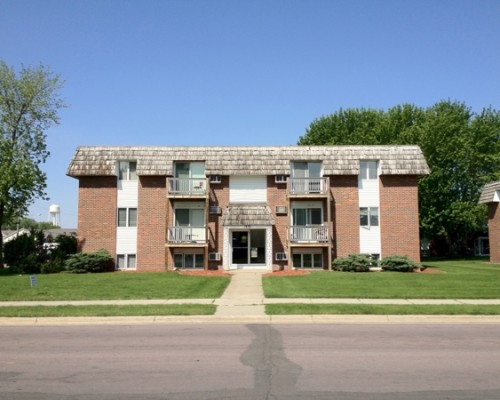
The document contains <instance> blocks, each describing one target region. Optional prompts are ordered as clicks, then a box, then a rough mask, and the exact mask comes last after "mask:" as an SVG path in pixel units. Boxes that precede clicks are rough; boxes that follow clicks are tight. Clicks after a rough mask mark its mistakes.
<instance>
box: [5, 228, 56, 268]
mask: <svg viewBox="0 0 500 400" xmlns="http://www.w3.org/2000/svg"><path fill="white" fill-rule="evenodd" d="M43 239H44V238H43V232H41V231H31V232H30V234H22V235H19V236H17V237H16V238H15V239H13V240H11V241H10V242H7V243H5V245H4V248H3V256H4V261H5V263H6V264H7V265H8V266H9V269H10V271H11V272H13V273H16V274H37V273H39V272H40V265H41V263H42V262H43V260H44V258H45V256H46V253H45V251H44V250H43Z"/></svg>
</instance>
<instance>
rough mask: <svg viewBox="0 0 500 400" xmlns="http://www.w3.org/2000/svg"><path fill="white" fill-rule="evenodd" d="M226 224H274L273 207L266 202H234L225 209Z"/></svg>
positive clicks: (223, 222) (223, 221) (224, 220)
mask: <svg viewBox="0 0 500 400" xmlns="http://www.w3.org/2000/svg"><path fill="white" fill-rule="evenodd" d="M222 225H224V226H270V225H274V219H273V216H272V213H271V209H270V208H269V207H268V206H267V205H265V204H232V205H230V206H229V207H228V208H226V210H225V211H224V216H223V217H222Z"/></svg>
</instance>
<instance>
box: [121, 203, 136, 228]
mask: <svg viewBox="0 0 500 400" xmlns="http://www.w3.org/2000/svg"><path fill="white" fill-rule="evenodd" d="M117 220H118V226H119V227H131V226H137V208H119V209H118V218H117Z"/></svg>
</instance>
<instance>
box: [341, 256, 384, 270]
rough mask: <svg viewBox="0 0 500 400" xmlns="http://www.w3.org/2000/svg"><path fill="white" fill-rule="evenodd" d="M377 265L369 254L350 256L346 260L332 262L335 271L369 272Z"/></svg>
mask: <svg viewBox="0 0 500 400" xmlns="http://www.w3.org/2000/svg"><path fill="white" fill-rule="evenodd" d="M374 264H375V262H374V260H373V259H372V257H371V256H370V255H368V254H349V255H348V256H347V257H346V258H337V259H335V260H334V261H333V262H332V269H333V270H334V271H343V272H368V271H370V267H373V266H374Z"/></svg>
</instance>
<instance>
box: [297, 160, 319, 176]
mask: <svg viewBox="0 0 500 400" xmlns="http://www.w3.org/2000/svg"><path fill="white" fill-rule="evenodd" d="M292 178H321V162H318V161H311V162H307V161H294V162H293V163H292Z"/></svg>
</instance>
